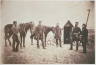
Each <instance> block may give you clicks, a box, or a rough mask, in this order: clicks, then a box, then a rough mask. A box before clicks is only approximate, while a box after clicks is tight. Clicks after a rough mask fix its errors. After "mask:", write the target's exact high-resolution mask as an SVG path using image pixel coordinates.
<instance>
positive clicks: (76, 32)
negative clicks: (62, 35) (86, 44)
mask: <svg viewBox="0 0 96 65" xmlns="http://www.w3.org/2000/svg"><path fill="white" fill-rule="evenodd" d="M80 34H81V29H80V28H79V27H74V28H73V31H72V40H73V41H78V40H80V38H79V35H80Z"/></svg>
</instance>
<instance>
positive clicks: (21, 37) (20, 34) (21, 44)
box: [20, 34, 22, 47]
mask: <svg viewBox="0 0 96 65" xmlns="http://www.w3.org/2000/svg"><path fill="white" fill-rule="evenodd" d="M20 38H21V40H20V47H22V35H21V34H20Z"/></svg>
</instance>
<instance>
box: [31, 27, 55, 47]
mask: <svg viewBox="0 0 96 65" xmlns="http://www.w3.org/2000/svg"><path fill="white" fill-rule="evenodd" d="M35 28H36V27H35ZM53 28H54V27H49V26H43V34H44V39H45V40H44V41H45V46H46V38H47V35H48V33H49V32H50V31H52V32H53ZM35 32H36V31H35V30H34V31H32V30H31V33H32V34H31V36H30V38H31V45H33V37H35Z"/></svg>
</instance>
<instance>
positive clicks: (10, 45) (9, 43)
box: [8, 38, 11, 46]
mask: <svg viewBox="0 0 96 65" xmlns="http://www.w3.org/2000/svg"><path fill="white" fill-rule="evenodd" d="M8 41H9V44H10V46H11V41H10V39H9V38H8Z"/></svg>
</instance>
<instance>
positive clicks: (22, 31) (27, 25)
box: [19, 22, 33, 47]
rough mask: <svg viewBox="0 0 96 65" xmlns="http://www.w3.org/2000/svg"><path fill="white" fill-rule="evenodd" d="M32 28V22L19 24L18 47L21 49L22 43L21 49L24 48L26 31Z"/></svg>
mask: <svg viewBox="0 0 96 65" xmlns="http://www.w3.org/2000/svg"><path fill="white" fill-rule="evenodd" d="M31 28H33V24H32V22H29V23H25V24H24V23H21V24H20V25H19V33H20V47H22V41H23V47H25V37H26V34H27V31H28V30H29V29H31Z"/></svg>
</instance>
